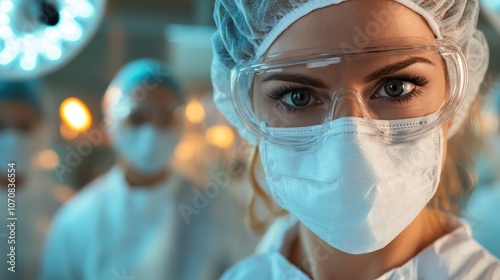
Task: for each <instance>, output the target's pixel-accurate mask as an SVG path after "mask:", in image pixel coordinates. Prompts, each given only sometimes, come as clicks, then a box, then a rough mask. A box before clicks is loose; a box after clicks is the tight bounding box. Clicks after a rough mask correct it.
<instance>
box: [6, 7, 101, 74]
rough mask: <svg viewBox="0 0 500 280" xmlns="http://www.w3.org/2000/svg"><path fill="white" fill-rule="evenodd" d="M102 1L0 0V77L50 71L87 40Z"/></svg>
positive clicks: (73, 54) (95, 21)
mask: <svg viewBox="0 0 500 280" xmlns="http://www.w3.org/2000/svg"><path fill="white" fill-rule="evenodd" d="M105 1H106V0H0V78H2V79H10V80H15V79H26V78H34V77H39V76H42V75H45V74H47V73H50V72H53V71H55V70H57V69H58V68H60V67H62V66H64V64H65V63H67V62H69V61H70V60H71V59H72V58H73V57H74V56H75V55H76V54H77V53H78V52H79V51H80V50H81V49H82V48H83V47H84V46H85V44H86V43H87V42H88V41H89V39H90V38H91V37H92V36H93V34H94V33H95V31H96V29H97V26H98V25H99V23H100V21H101V20H102V17H103V13H104V8H105Z"/></svg>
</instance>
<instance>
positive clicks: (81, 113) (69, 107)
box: [59, 97, 92, 132]
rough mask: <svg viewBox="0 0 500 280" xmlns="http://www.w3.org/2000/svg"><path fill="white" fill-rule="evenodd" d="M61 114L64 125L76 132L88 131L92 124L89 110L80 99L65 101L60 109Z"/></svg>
mask: <svg viewBox="0 0 500 280" xmlns="http://www.w3.org/2000/svg"><path fill="white" fill-rule="evenodd" d="M59 113H60V115H61V119H62V120H63V122H64V124H65V125H66V126H67V127H68V128H70V129H72V130H74V131H78V132H83V131H86V130H88V129H89V127H90V125H91V124H92V116H91V115H90V112H89V109H88V108H87V106H86V105H85V103H83V102H82V101H81V100H80V99H78V98H74V97H71V98H68V99H66V100H64V101H63V102H62V103H61V107H60V108H59Z"/></svg>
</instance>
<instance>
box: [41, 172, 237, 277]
mask: <svg viewBox="0 0 500 280" xmlns="http://www.w3.org/2000/svg"><path fill="white" fill-rule="evenodd" d="M193 190H194V188H193V186H192V184H191V183H190V182H188V181H187V180H186V179H184V178H183V177H182V176H181V175H179V174H177V173H174V172H173V173H171V175H170V176H169V178H168V179H167V180H165V181H164V182H162V183H160V184H159V185H157V186H155V187H153V188H131V187H130V186H129V185H128V184H127V182H126V180H125V178H124V172H123V170H122V169H121V168H120V167H118V166H115V167H113V168H112V169H111V170H110V171H108V172H107V173H106V174H104V175H102V176H101V177H99V178H97V179H96V180H95V181H93V182H92V183H91V184H90V185H89V186H87V187H85V188H84V189H83V190H82V191H81V193H79V194H78V195H76V196H75V198H74V199H73V200H72V201H70V202H69V203H68V204H66V205H65V206H64V207H63V208H62V209H61V211H60V212H59V213H58V214H57V216H56V218H55V221H54V223H53V225H52V230H51V234H50V237H49V239H48V242H47V244H46V250H45V255H44V265H43V272H42V279H46V280H58V279H61V280H63V279H64V280H67V279H72V280H78V279H85V280H95V279H104V280H109V279H148V280H156V279H216V278H218V277H219V276H220V275H221V273H222V272H223V271H224V270H225V269H226V268H227V267H228V266H230V265H231V264H232V262H234V261H235V260H232V261H231V260H228V259H227V258H228V256H229V255H230V254H229V253H228V252H227V250H228V249H230V248H228V245H227V244H229V243H228V240H227V239H226V235H225V234H226V233H225V232H224V231H225V230H227V226H226V225H227V223H226V224H224V222H226V221H227V219H226V217H225V216H224V215H225V214H226V215H227V213H224V211H222V212H220V211H219V210H217V208H218V207H219V208H220V206H224V207H225V205H222V204H223V203H222V204H221V203H219V202H220V200H221V199H222V197H223V194H221V195H219V196H217V197H215V198H211V200H210V203H207V204H204V205H202V206H204V207H202V208H203V209H196V214H193V215H191V216H190V217H189V222H186V220H185V219H184V218H183V216H182V215H181V214H180V213H179V207H180V205H189V206H193V203H194V202H193V201H194V200H196V199H197V198H196V192H195V191H193ZM198 194H199V192H198ZM198 199H199V198H198ZM201 200H203V199H201ZM198 206H199V205H198ZM199 208H200V207H199ZM223 210H226V209H223ZM217 211H219V212H220V213H216V212H217ZM218 217H220V218H221V219H218ZM221 221H223V222H222V223H221ZM229 232H231V231H230V230H229ZM229 234H230V233H229Z"/></svg>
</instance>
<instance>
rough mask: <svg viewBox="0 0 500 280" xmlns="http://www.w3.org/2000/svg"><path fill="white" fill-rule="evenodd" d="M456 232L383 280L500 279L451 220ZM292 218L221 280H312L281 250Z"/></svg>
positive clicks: (499, 269) (499, 270)
mask: <svg viewBox="0 0 500 280" xmlns="http://www.w3.org/2000/svg"><path fill="white" fill-rule="evenodd" d="M449 223H450V225H451V226H452V227H453V228H454V230H453V231H452V232H451V233H449V234H448V235H446V236H443V237H441V238H440V239H438V240H436V241H435V242H434V243H433V244H431V245H430V246H428V247H427V248H426V249H424V250H423V251H422V252H420V253H419V254H418V255H417V256H415V257H414V258H413V259H411V260H409V261H408V262H407V263H405V264H404V265H402V266H401V267H397V268H394V269H392V270H390V271H388V272H386V273H385V274H383V275H382V276H380V277H378V278H377V280H382V279H384V280H385V279H432V280H434V279H500V263H499V262H498V260H496V259H495V258H494V257H493V256H492V255H490V254H489V253H488V252H487V251H486V250H484V249H483V248H482V247H481V246H480V245H479V244H477V243H476V242H475V241H474V240H473V239H472V237H471V233H470V228H469V227H468V225H467V224H465V223H463V222H461V221H460V220H458V219H456V218H450V221H449ZM295 224H296V221H295V220H293V219H284V218H281V219H278V220H277V221H276V222H275V223H274V224H273V225H272V226H271V227H270V228H269V230H268V231H267V232H266V235H265V236H264V237H263V239H262V241H261V243H260V244H259V246H258V248H257V252H256V255H254V256H252V257H249V258H247V259H244V260H242V261H240V262H239V263H237V264H236V265H235V266H233V267H232V268H230V269H229V270H228V271H226V272H225V273H224V275H223V276H222V279H223V280H225V279H228V280H229V279H230V280H238V279H239V280H241V279H249V280H250V279H294V280H306V279H309V277H308V276H307V275H305V274H304V273H303V272H302V271H301V270H300V269H298V268H297V267H296V266H294V265H293V264H292V263H290V262H289V261H288V260H287V259H286V257H285V256H283V255H282V254H281V253H280V251H281V250H283V249H285V250H286V248H287V247H288V246H289V243H290V242H289V240H290V235H291V234H293V232H292V231H293V230H291V229H293V226H294V225H295Z"/></svg>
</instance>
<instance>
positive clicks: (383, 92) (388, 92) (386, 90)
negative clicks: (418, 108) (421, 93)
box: [377, 80, 415, 97]
mask: <svg viewBox="0 0 500 280" xmlns="http://www.w3.org/2000/svg"><path fill="white" fill-rule="evenodd" d="M414 89H415V85H414V84H413V83H410V82H406V81H402V80H390V81H387V82H385V83H384V86H383V87H382V88H381V89H380V90H379V91H378V93H377V96H379V97H380V96H384V97H400V96H402V95H405V94H408V93H411V92H412V91H413V90H414Z"/></svg>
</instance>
